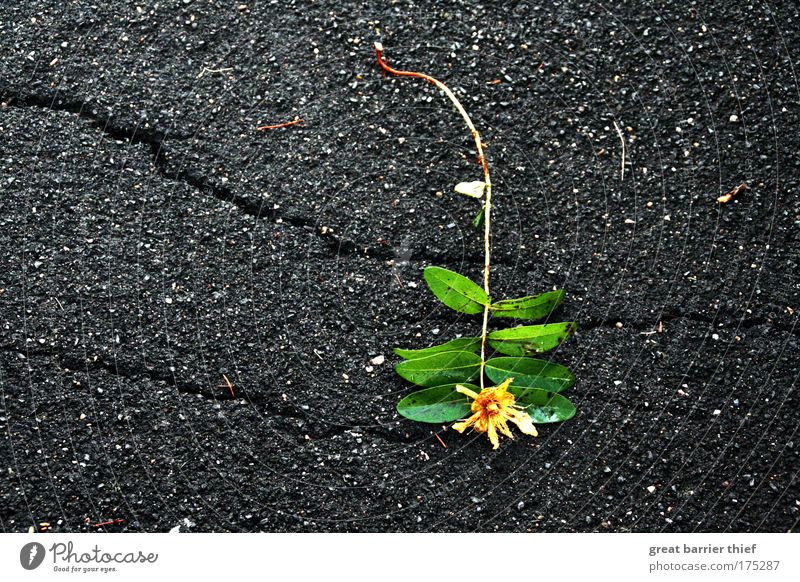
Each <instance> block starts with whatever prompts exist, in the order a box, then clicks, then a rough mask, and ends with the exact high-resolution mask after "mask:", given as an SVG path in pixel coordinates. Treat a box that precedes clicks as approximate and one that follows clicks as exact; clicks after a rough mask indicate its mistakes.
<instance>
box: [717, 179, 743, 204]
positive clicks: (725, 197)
mask: <svg viewBox="0 0 800 582" xmlns="http://www.w3.org/2000/svg"><path fill="white" fill-rule="evenodd" d="M742 190H747V184H745V183H744V182H742V183H741V184H739V185H738V186H736V188H734V189H733V190H731V191H730V192H728V193H727V194H723V195H722V196H720V197H719V198H717V202H719V203H720V204H727V203H728V202H730V201H731V200H733V197H734V196H736V195H737V194H738V193H739V192H741V191H742Z"/></svg>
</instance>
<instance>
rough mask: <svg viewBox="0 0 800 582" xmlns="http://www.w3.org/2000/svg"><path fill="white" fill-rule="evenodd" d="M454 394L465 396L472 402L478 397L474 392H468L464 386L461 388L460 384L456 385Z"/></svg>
mask: <svg viewBox="0 0 800 582" xmlns="http://www.w3.org/2000/svg"><path fill="white" fill-rule="evenodd" d="M456 392H460V393H461V394H466V395H467V396H469V397H470V398H472V399H473V400H474V399H475V398H477V397H478V393H477V392H475V391H474V390H470V389H469V388H467V387H466V386H462V385H461V384H456Z"/></svg>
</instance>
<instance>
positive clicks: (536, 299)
mask: <svg viewBox="0 0 800 582" xmlns="http://www.w3.org/2000/svg"><path fill="white" fill-rule="evenodd" d="M562 299H564V292H563V291H548V292H547V293H542V294H541V295H531V296H530V297H522V298H521V299H506V300H505V301H498V302H497V303H492V305H491V310H492V311H491V313H492V315H494V316H495V317H516V318H519V319H541V318H542V317H546V316H547V315H549V314H550V312H551V311H553V310H554V309H555V308H556V307H558V305H559V303H561V300H562Z"/></svg>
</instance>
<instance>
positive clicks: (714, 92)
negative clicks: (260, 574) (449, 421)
mask: <svg viewBox="0 0 800 582" xmlns="http://www.w3.org/2000/svg"><path fill="white" fill-rule="evenodd" d="M374 40H381V41H382V42H383V45H384V47H385V49H386V56H387V58H388V60H389V61H390V62H391V63H392V64H395V65H397V66H398V67H401V68H405V69H411V70H420V71H424V72H427V73H430V74H433V75H435V76H437V77H438V78H440V79H441V80H443V81H444V82H445V83H448V84H449V85H450V86H451V87H452V88H453V90H454V91H456V93H457V94H458V95H459V96H460V97H461V98H462V99H463V101H464V104H465V106H466V107H467V108H468V110H469V111H470V113H471V115H472V117H473V119H474V121H475V123H476V125H477V126H478V127H479V129H480V130H481V133H482V134H483V136H484V140H485V142H486V144H487V154H488V156H489V159H490V163H491V166H492V171H493V178H494V181H495V196H496V199H495V201H496V211H495V213H494V218H495V236H494V245H495V256H494V271H493V282H494V283H493V284H494V291H495V294H496V295H497V296H504V297H514V296H520V295H526V294H530V293H537V292H542V291H546V290H548V289H552V288H554V287H557V288H561V289H564V290H565V291H566V292H567V299H566V301H565V302H564V304H563V306H562V307H561V308H560V309H559V311H558V313H557V316H558V317H559V318H562V319H569V320H575V321H577V322H578V323H579V325H580V328H581V329H580V331H579V333H578V334H577V336H576V337H575V339H573V340H572V341H570V342H569V343H567V344H565V345H563V346H562V347H561V348H559V349H558V350H557V351H556V352H555V353H554V354H553V358H554V360H556V361H559V362H562V363H565V364H566V365H568V366H570V368H571V369H572V370H573V371H574V372H575V373H576V375H577V377H578V382H577V384H576V386H575V387H574V388H572V389H571V390H570V393H569V395H570V397H571V398H572V400H573V401H574V402H575V404H576V405H577V407H578V414H577V416H576V418H574V419H573V420H571V421H570V422H568V423H564V424H562V425H548V426H542V427H540V437H539V438H536V439H532V438H527V437H522V438H517V439H515V440H513V441H504V442H503V445H502V446H501V448H500V449H499V450H498V451H492V450H491V448H490V446H489V444H488V441H487V440H486V438H485V437H484V436H482V435H475V434H472V435H459V434H457V433H455V432H454V431H452V430H448V429H447V428H446V427H442V426H436V425H423V424H415V423H411V422H409V421H406V420H404V419H402V418H401V417H399V416H398V415H397V413H396V412H395V405H396V403H397V401H398V400H399V399H400V398H401V397H402V396H403V395H404V394H407V393H408V392H409V391H410V389H411V388H410V386H409V385H408V384H407V383H405V382H404V381H403V380H401V379H400V378H399V377H398V376H396V375H395V373H394V371H393V364H394V363H396V361H397V358H396V357H395V356H394V355H393V354H392V351H391V350H392V348H393V347H395V346H402V347H424V346H426V345H430V344H433V343H438V342H441V341H444V340H446V339H450V338H452V337H454V336H455V335H456V334H474V333H475V332H476V331H477V330H479V329H480V323H479V318H475V317H471V316H459V315H457V314H454V313H452V312H448V311H447V309H446V308H444V307H443V306H441V305H440V304H439V303H438V302H437V301H436V300H435V299H434V298H433V297H432V295H431V294H430V293H429V291H428V290H427V289H426V287H425V285H424V282H423V280H422V268H423V267H424V266H427V265H438V266H443V267H446V268H450V269H453V270H457V271H459V272H461V273H464V274H465V275H468V276H470V277H472V278H473V279H476V280H477V279H479V277H480V273H481V268H482V262H483V256H482V250H481V245H482V242H481V239H480V234H479V233H477V232H476V231H475V230H474V229H473V228H472V226H471V224H470V220H471V218H472V215H473V214H474V212H475V210H476V208H475V203H474V202H473V201H471V200H467V199H465V198H463V197H459V196H458V195H456V194H453V193H452V192H451V191H452V187H453V185H454V184H455V183H456V182H458V181H464V180H476V179H479V178H480V171H479V168H478V166H476V164H475V159H474V153H473V152H472V151H471V149H470V147H471V146H470V136H469V135H468V134H467V133H466V132H465V131H464V128H463V126H462V122H461V120H460V118H459V117H458V115H457V114H456V113H455V112H454V111H453V110H452V108H451V106H450V105H449V103H448V102H447V101H446V100H445V99H443V98H442V96H441V95H440V94H438V92H437V91H436V90H435V88H433V87H432V86H430V85H427V84H425V83H423V82H420V81H417V80H412V79H398V78H385V77H384V76H383V75H382V74H381V72H380V70H379V69H378V67H377V66H376V65H375V62H374V53H373V51H372V42H373V41H374ZM798 46H800V14H798V8H797V6H796V5H795V3H793V2H789V1H782V2H777V1H773V0H770V1H768V2H761V1H757V2H752V3H749V2H745V3H740V2H736V3H732V2H722V1H714V2H689V3H678V4H676V3H673V2H667V1H658V2H649V1H645V0H642V1H641V2H614V3H608V4H600V3H593V2H585V1H579V0H565V1H558V2H542V3H535V2H524V1H523V2H515V3H505V2H499V1H496V2H483V3H479V2H472V1H458V2H420V1H402V2H391V3H386V4H384V5H379V4H378V3H374V2H364V3H357V2H349V1H345V2H337V3H333V2H329V1H327V0H323V1H321V2H315V3H308V4H307V3H304V2H294V1H282V2H255V1H248V0H242V1H241V2H239V3H231V2H222V1H213V0H208V1H205V0H203V1H201V0H194V1H191V0H180V1H159V2H153V1H142V2H137V3H127V2H119V1H118V0H115V1H111V2H106V3H91V2H83V1H76V2H69V3H63V2H45V1H36V0H32V1H30V2H24V3H4V4H3V5H2V6H0V265H2V268H0V531H4V532H18V531H28V529H29V528H30V527H34V528H37V529H39V530H46V529H48V530H50V531H65V532H74V531H150V532H165V531H170V530H173V531H176V528H179V529H180V531H195V532H197V531H603V532H606V531H608V532H623V531H646V532H652V531H667V532H674V531H712V532H721V531H742V532H746V531H781V532H782V531H789V530H794V529H796V528H797V523H798V519H800V484H799V483H798V468H799V467H800V463H799V462H798V461H799V459H798V449H799V448H800V442H798V439H800V436H798V434H797V428H798V424H799V423H798V418H799V417H800V413H798V410H800V402H798V393H797V383H798V377H799V376H800V372H798V364H797V362H798V355H799V354H798V343H800V328H798V327H797V322H798V313H797V311H798V310H800V275H799V274H798V268H800V199H799V198H798V185H799V184H800V171H799V170H800V161H799V160H800V158H798V157H797V154H796V152H797V151H798V147H799V145H800V144H799V143H798V141H799V140H800V138H798V135H800V86H799V85H798V80H797V67H798V61H799V59H800V54H798V48H797V47H798ZM295 117H300V118H302V119H303V122H302V123H301V124H298V125H293V126H289V127H285V128H280V129H274V130H268V131H257V130H256V127H257V126H259V125H263V124H275V123H282V122H286V121H291V120H292V119H294V118H295ZM615 124H616V126H615ZM616 127H619V129H620V132H621V133H622V134H623V137H624V140H625V157H626V159H625V175H624V180H623V179H621V172H620V165H621V153H622V146H621V143H620V135H618V132H617V129H616ZM743 182H744V183H746V184H747V189H746V190H743V191H742V192H740V193H739V194H738V195H737V196H736V197H734V198H733V200H732V201H731V202H729V203H727V204H719V203H718V202H717V197H718V196H720V195H722V194H724V193H726V192H728V191H730V190H731V189H732V188H734V187H735V186H737V185H738V184H740V183H743ZM440 193H444V194H443V195H442V194H440ZM380 355H383V356H385V362H384V363H382V364H378V365H373V364H372V363H370V360H372V359H373V358H375V357H376V356H380ZM378 361H379V360H378ZM224 376H225V377H227V378H229V379H230V380H231V381H232V383H233V388H232V389H229V388H228V387H227V385H226V384H225V381H224ZM437 435H438V437H439V438H440V439H441V443H440V441H439V438H436V436H437ZM443 444H444V445H446V446H443ZM117 520H120V521H117ZM109 521H116V523H113V524H110V525H105V526H97V525H96V524H98V523H100V524H102V523H104V522H109ZM42 524H49V525H42Z"/></svg>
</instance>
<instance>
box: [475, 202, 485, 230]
mask: <svg viewBox="0 0 800 582" xmlns="http://www.w3.org/2000/svg"><path fill="white" fill-rule="evenodd" d="M484 218H486V206H485V205H484V206H481V209H480V210H478V214H476V215H475V218H473V219H472V226H474V227H475V228H480V227H481V226H482V225H483V220H484Z"/></svg>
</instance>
